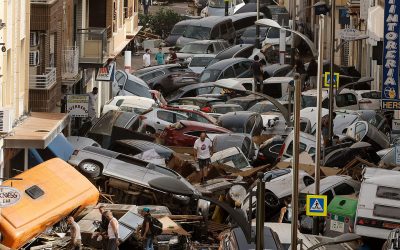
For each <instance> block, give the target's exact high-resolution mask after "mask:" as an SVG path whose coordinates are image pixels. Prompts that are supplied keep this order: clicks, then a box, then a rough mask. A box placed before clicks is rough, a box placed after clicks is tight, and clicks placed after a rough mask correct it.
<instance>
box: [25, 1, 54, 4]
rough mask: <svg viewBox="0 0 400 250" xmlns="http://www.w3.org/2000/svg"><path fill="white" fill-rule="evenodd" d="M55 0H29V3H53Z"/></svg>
mask: <svg viewBox="0 0 400 250" xmlns="http://www.w3.org/2000/svg"><path fill="white" fill-rule="evenodd" d="M56 1H57V0H31V4H53V3H54V2H56Z"/></svg>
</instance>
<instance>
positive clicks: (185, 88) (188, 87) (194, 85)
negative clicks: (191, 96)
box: [180, 82, 214, 98]
mask: <svg viewBox="0 0 400 250" xmlns="http://www.w3.org/2000/svg"><path fill="white" fill-rule="evenodd" d="M213 86H214V83H212V82H202V83H196V84H190V85H187V86H184V87H182V88H180V90H182V91H188V90H192V89H198V88H204V87H213ZM196 98H197V97H196Z"/></svg>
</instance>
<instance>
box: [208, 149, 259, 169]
mask: <svg viewBox="0 0 400 250" xmlns="http://www.w3.org/2000/svg"><path fill="white" fill-rule="evenodd" d="M211 163H218V164H225V165H228V166H230V167H233V168H236V169H240V170H248V169H250V168H251V165H250V163H249V161H248V160H247V158H246V156H245V155H244V154H243V152H242V150H240V148H238V147H231V148H227V149H224V150H222V151H218V152H215V153H214V154H213V155H212V156H211Z"/></svg>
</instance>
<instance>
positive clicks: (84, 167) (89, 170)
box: [79, 161, 101, 178]
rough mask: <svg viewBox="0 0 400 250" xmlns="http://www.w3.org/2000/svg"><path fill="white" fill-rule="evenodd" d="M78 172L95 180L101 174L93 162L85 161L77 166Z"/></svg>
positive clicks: (99, 167)
mask: <svg viewBox="0 0 400 250" xmlns="http://www.w3.org/2000/svg"><path fill="white" fill-rule="evenodd" d="M79 171H80V172H81V173H82V174H83V175H85V176H86V177H90V178H96V177H99V176H100V174H101V166H100V164H98V163H95V162H91V161H85V162H82V163H81V164H79Z"/></svg>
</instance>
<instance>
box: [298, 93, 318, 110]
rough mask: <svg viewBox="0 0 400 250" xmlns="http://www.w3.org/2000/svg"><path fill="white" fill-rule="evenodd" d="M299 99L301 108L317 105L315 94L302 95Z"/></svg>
mask: <svg viewBox="0 0 400 250" xmlns="http://www.w3.org/2000/svg"><path fill="white" fill-rule="evenodd" d="M301 99H302V100H301V101H302V107H303V108H308V107H317V97H316V96H309V95H303V96H302V98H301Z"/></svg>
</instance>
